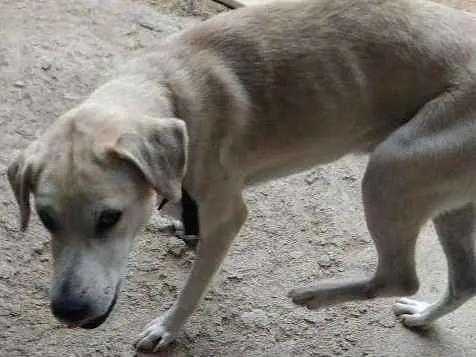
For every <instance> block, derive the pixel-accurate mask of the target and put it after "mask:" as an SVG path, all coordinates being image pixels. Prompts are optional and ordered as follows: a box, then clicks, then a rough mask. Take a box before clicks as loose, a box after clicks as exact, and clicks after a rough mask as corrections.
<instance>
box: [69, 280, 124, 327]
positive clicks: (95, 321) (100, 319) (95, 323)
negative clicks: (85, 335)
mask: <svg viewBox="0 0 476 357" xmlns="http://www.w3.org/2000/svg"><path fill="white" fill-rule="evenodd" d="M119 286H120V284H118V285H117V287H116V291H115V292H114V297H113V299H112V301H111V303H110V304H109V307H108V308H107V310H106V312H105V313H104V314H102V315H100V316H97V317H94V318H92V319H87V320H83V321H79V322H77V323H67V324H66V327H67V328H71V329H73V328H84V329H87V330H91V329H94V328H96V327H99V326H101V325H102V324H103V323H104V322H105V321H106V320H107V318H108V317H109V315H110V314H111V312H112V310H113V309H114V306H116V302H117V298H118V295H119Z"/></svg>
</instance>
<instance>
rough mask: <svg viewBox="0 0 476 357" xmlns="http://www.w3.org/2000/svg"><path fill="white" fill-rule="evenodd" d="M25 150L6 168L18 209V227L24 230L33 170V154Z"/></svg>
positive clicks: (28, 210)
mask: <svg viewBox="0 0 476 357" xmlns="http://www.w3.org/2000/svg"><path fill="white" fill-rule="evenodd" d="M29 152H31V150H28V149H27V150H25V151H24V152H23V153H21V154H20V155H19V156H17V158H16V159H15V160H14V161H13V162H12V163H11V164H10V166H9V167H8V170H7V176H8V181H9V183H10V186H11V188H12V190H13V193H14V194H15V198H16V201H17V203H18V207H19V209H20V229H21V230H22V231H25V230H26V229H27V227H28V222H29V220H30V213H31V208H30V193H31V192H32V190H33V185H34V177H35V176H36V175H35V174H34V172H35V165H34V162H35V156H32V155H29Z"/></svg>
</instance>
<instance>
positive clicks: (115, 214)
mask: <svg viewBox="0 0 476 357" xmlns="http://www.w3.org/2000/svg"><path fill="white" fill-rule="evenodd" d="M121 216H122V212H121V211H118V210H115V209H107V210H104V211H102V212H101V215H100V216H99V219H98V222H97V225H96V231H97V232H98V233H99V234H101V233H104V232H105V231H107V230H108V229H111V228H112V227H113V226H114V225H115V224H116V223H117V222H119V220H120V219H121Z"/></svg>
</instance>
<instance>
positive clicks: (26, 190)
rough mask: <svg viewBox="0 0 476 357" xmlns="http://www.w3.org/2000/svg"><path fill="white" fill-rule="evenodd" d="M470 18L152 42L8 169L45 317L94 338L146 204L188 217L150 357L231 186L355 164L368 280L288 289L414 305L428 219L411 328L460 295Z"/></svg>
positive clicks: (218, 228)
mask: <svg viewBox="0 0 476 357" xmlns="http://www.w3.org/2000/svg"><path fill="white" fill-rule="evenodd" d="M475 34H476V17H475V16H473V15H471V14H469V13H464V12H460V11H456V10H453V9H450V8H448V7H444V6H441V5H437V4H435V3H432V2H428V1H419V0H388V1H385V0H367V1H364V0H320V1H314V0H309V1H302V2H293V3H285V2H283V3H276V4H270V5H266V6H256V7H250V8H245V9H240V10H236V11H231V12H229V13H226V14H222V15H219V16H216V17H215V18H213V19H211V20H209V21H206V22H204V23H201V24H199V25H197V26H195V27H193V28H191V29H189V30H187V31H184V32H181V33H179V34H176V35H174V36H171V37H169V38H168V39H166V40H164V41H163V42H161V44H160V45H159V46H158V48H157V49H155V50H154V51H153V52H151V53H150V54H148V55H147V56H143V57H141V58H138V59H137V60H135V61H132V62H131V63H129V64H128V65H126V66H124V68H122V69H121V71H120V73H119V74H118V75H117V76H116V77H114V78H113V79H112V80H110V81H108V82H107V83H106V84H104V85H103V86H101V87H100V88H99V89H97V90H96V91H95V92H94V93H93V94H92V95H91V96H90V97H89V98H88V99H86V100H85V101H84V102H83V103H81V104H80V105H79V106H78V107H76V108H74V109H73V110H71V111H70V112H68V113H66V114H65V115H64V116H62V118H61V119H60V120H58V121H57V122H56V123H55V124H54V125H53V126H51V127H50V128H49V129H48V130H47V131H46V133H45V134H43V135H42V136H41V137H40V138H39V139H38V140H37V141H35V142H34V143H32V144H31V145H30V146H29V147H28V148H27V149H26V151H25V152H24V153H22V154H21V155H20V156H19V157H18V158H17V159H16V160H15V161H14V162H13V163H12V165H11V166H10V168H9V170H8V176H9V179H10V182H11V185H12V187H13V190H14V191H15V195H16V198H17V200H18V203H19V206H20V211H21V222H22V228H23V229H25V228H26V226H27V223H28V218H29V214H30V200H29V197H30V194H33V196H34V198H35V206H36V210H37V212H38V214H39V216H40V218H41V220H42V221H43V223H44V225H45V226H46V228H47V229H48V230H49V231H50V233H51V235H52V237H53V254H54V271H55V277H54V283H53V288H52V310H53V313H54V314H55V315H56V317H57V318H58V319H60V320H61V321H63V322H65V323H67V324H71V325H73V326H81V327H85V328H93V327H96V326H98V325H99V324H101V323H102V322H103V321H104V320H105V319H106V317H107V315H108V314H109V312H110V311H111V309H112V307H113V305H114V301H115V299H116V296H117V292H118V289H119V288H118V287H119V282H120V277H121V274H122V272H123V270H124V267H125V265H126V260H127V255H128V252H129V251H130V249H131V246H132V240H133V238H134V236H135V235H136V233H137V232H138V230H139V228H140V227H141V225H143V224H144V222H146V221H147V219H148V217H149V213H150V211H151V208H152V206H153V202H154V200H153V196H154V192H157V193H158V194H159V195H162V196H164V197H166V198H168V199H170V200H172V201H175V202H178V201H179V200H180V195H181V191H182V187H183V189H184V190H185V191H186V192H188V193H189V194H190V195H191V197H193V199H194V200H195V201H196V202H197V203H198V206H199V222H200V244H199V248H198V253H197V259H196V261H195V264H194V266H193V270H192V272H191V274H190V277H189V279H188V281H187V283H186V284H185V287H184V288H183V290H182V292H181V294H180V296H179V298H178V300H177V301H176V303H175V305H174V306H173V307H172V308H171V309H170V310H169V311H168V312H167V313H166V314H165V315H163V316H161V317H159V318H157V319H156V320H153V321H152V322H151V323H150V324H149V325H148V326H147V327H146V329H145V331H144V332H143V333H142V334H141V335H140V337H139V339H138V341H137V347H138V348H139V349H142V350H157V349H159V348H161V347H163V346H165V345H167V344H168V343H169V342H170V341H172V340H173V339H174V337H176V335H177V332H178V331H179V329H180V327H181V326H182V325H183V324H184V322H185V321H186V319H187V317H188V316H189V315H190V314H191V313H192V312H193V311H194V309H195V308H196V307H197V305H198V303H199V301H200V298H201V297H202V296H203V294H204V293H205V291H206V288H207V286H208V284H209V283H210V281H211V280H212V277H213V275H214V274H215V272H216V271H217V270H218V268H219V266H220V263H221V262H222V260H223V258H224V257H225V255H226V253H227V251H228V248H229V247H230V244H231V242H232V241H233V238H234V237H235V236H236V234H237V233H238V231H239V230H240V227H241V226H242V225H243V223H244V222H245V219H246V214H247V211H246V206H245V203H244V202H243V197H242V191H243V189H244V187H245V186H246V185H249V184H252V183H256V182H260V181H263V180H265V179H268V178H273V177H277V176H282V175H285V174H289V173H292V172H296V171H300V170H304V169H307V168H310V167H312V166H315V165H318V164H322V163H326V162H329V161H332V160H336V159H338V158H340V157H341V156H343V155H345V154H348V153H356V152H357V153H358V152H361V153H364V152H369V153H371V156H370V161H369V165H368V168H367V172H366V174H365V177H364V179H363V184H362V187H363V200H364V204H365V213H366V219H367V223H368V227H369V231H370V234H371V236H372V238H373V240H374V242H375V245H376V247H377V250H378V268H377V271H376V272H375V274H374V275H373V276H372V277H362V278H360V279H354V280H336V281H327V282H319V283H316V285H314V286H310V287H306V288H300V289H296V290H294V291H292V292H291V293H290V296H291V297H292V299H293V301H294V302H295V303H297V304H299V305H303V306H307V307H308V308H312V309H315V308H319V307H322V306H327V305H331V304H336V303H342V302H345V301H349V300H353V299H367V298H371V297H377V296H398V295H407V294H412V293H414V292H416V291H417V289H418V280H417V276H416V273H415V262H414V248H415V241H416V238H417V235H418V233H419V230H420V228H421V226H422V225H423V224H424V223H425V222H426V221H427V220H428V219H432V218H433V219H434V222H435V224H436V227H437V230H438V232H439V235H440V238H441V243H442V245H443V248H444V250H445V252H446V256H447V259H448V266H449V286H448V290H447V292H446V294H445V295H444V296H443V297H442V299H441V301H439V302H437V303H435V304H432V305H429V304H426V303H424V302H418V301H414V300H409V299H401V300H399V302H398V303H397V304H396V305H395V309H396V312H397V314H400V315H401V316H402V319H403V322H404V323H405V324H406V325H408V326H422V325H426V324H428V323H430V322H432V321H433V320H435V319H436V318H438V317H440V316H442V315H444V314H446V313H448V312H450V311H452V310H454V309H456V308H457V307H458V306H459V305H461V304H462V303H464V301H466V300H467V299H468V298H470V297H471V296H473V295H474V294H475V291H476V262H475V254H474V238H473V232H474V223H475V209H474V207H475V206H474V203H473V202H474V200H475V198H476V165H475V157H476V35H475Z"/></svg>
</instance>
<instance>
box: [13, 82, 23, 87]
mask: <svg viewBox="0 0 476 357" xmlns="http://www.w3.org/2000/svg"><path fill="white" fill-rule="evenodd" d="M13 86H14V87H16V88H23V87H25V82H23V81H16V82H15V83H13Z"/></svg>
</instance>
